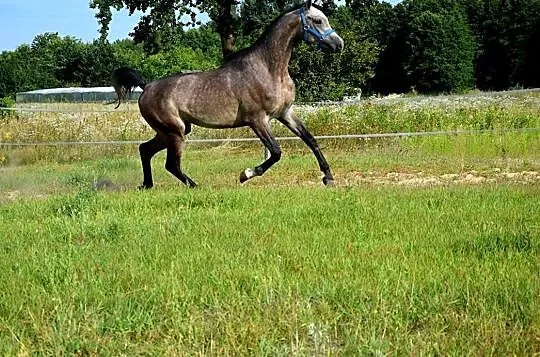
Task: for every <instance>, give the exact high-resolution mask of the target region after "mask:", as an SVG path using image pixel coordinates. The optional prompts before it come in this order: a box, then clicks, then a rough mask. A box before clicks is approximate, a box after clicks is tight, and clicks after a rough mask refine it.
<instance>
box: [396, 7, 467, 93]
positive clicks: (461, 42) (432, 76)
mask: <svg viewBox="0 0 540 357" xmlns="http://www.w3.org/2000/svg"><path fill="white" fill-rule="evenodd" d="M406 47H407V52H406V54H407V60H406V62H405V71H406V73H407V76H408V77H409V84H410V85H411V86H412V87H413V88H415V89H416V90H418V91H419V92H454V91H462V90H465V89H469V88H472V87H473V84H474V70H473V60H474V49H475V48H474V41H473V39H472V36H471V34H470V30H469V28H468V25H467V23H466V22H465V20H464V19H463V17H462V14H461V13H460V12H459V10H457V9H454V10H445V11H441V12H439V13H435V12H432V11H422V12H420V13H419V14H417V15H415V16H414V17H413V19H412V21H411V22H410V24H409V36H408V38H407V41H406Z"/></svg>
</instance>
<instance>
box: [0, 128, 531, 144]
mask: <svg viewBox="0 0 540 357" xmlns="http://www.w3.org/2000/svg"><path fill="white" fill-rule="evenodd" d="M539 131H540V128H519V129H485V130H448V131H417V132H405V133H378V134H377V133H374V134H342V135H318V136H315V138H316V139H317V140H325V139H364V140H365V139H376V138H404V137H420V136H449V135H476V134H489V133H508V132H539ZM276 140H279V141H291V140H300V138H299V137H296V136H278V137H276ZM258 141H259V139H258V138H213V139H195V138H194V139H189V138H188V140H187V143H188V144H189V143H194V144H196V143H206V144H219V143H227V142H258ZM143 142H144V141H141V140H100V141H49V142H0V146H15V147H23V146H78V145H138V144H141V143H143Z"/></svg>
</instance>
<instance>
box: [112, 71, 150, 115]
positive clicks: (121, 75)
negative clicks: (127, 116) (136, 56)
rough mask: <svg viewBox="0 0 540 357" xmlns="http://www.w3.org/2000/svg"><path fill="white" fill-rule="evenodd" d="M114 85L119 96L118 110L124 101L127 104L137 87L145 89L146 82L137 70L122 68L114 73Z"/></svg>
mask: <svg viewBox="0 0 540 357" xmlns="http://www.w3.org/2000/svg"><path fill="white" fill-rule="evenodd" d="M112 85H113V87H114V90H115V91H116V95H117V96H118V104H117V105H116V108H118V107H119V106H120V103H121V102H122V101H124V102H125V101H127V100H128V99H129V97H130V96H131V91H132V90H133V89H135V88H136V87H141V89H144V87H145V86H146V81H145V80H144V78H143V76H142V75H141V74H140V73H139V72H137V71H136V70H134V69H132V68H129V67H120V68H117V69H115V70H114V71H113V73H112Z"/></svg>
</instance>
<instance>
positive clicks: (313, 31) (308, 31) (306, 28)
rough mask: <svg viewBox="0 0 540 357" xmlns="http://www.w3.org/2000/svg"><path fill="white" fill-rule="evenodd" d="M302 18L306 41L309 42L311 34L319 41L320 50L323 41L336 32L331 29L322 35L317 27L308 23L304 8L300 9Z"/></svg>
mask: <svg viewBox="0 0 540 357" xmlns="http://www.w3.org/2000/svg"><path fill="white" fill-rule="evenodd" d="M300 18H301V19H302V27H303V28H304V41H306V42H307V40H308V36H309V34H312V35H313V36H314V37H315V38H316V39H317V47H319V48H320V47H321V41H322V40H324V39H326V38H327V37H328V36H330V35H331V34H333V33H334V32H336V31H335V30H334V29H330V30H328V31H325V32H324V33H321V32H320V31H319V30H318V29H317V28H316V27H314V26H310V25H309V24H308V22H307V18H306V13H305V11H304V8H303V7H302V8H301V9H300Z"/></svg>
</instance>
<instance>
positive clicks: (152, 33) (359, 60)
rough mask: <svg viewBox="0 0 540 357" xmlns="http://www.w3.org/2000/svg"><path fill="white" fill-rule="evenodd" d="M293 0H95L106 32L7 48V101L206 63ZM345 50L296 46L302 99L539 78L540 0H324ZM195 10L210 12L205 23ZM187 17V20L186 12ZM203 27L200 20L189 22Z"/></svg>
mask: <svg viewBox="0 0 540 357" xmlns="http://www.w3.org/2000/svg"><path fill="white" fill-rule="evenodd" d="M300 3H301V2H299V1H296V0H245V1H242V2H241V3H240V2H237V1H235V0H217V1H216V0H167V1H153V0H93V1H91V3H90V6H91V7H92V8H94V9H96V11H97V13H96V17H97V18H98V21H99V23H100V25H101V29H100V32H101V38H100V39H96V40H95V41H94V42H93V43H82V42H81V41H80V40H77V39H75V38H71V37H60V36H58V35H57V34H51V33H47V34H42V35H39V36H36V38H35V39H34V41H33V42H32V43H31V44H29V45H21V46H19V47H18V48H17V49H16V50H14V51H6V52H3V53H1V54H0V98H2V97H6V96H13V95H14V93H16V92H20V91H25V90H31V89H38V88H47V87H60V86H102V85H110V73H111V72H112V71H113V70H114V69H115V68H117V67H120V66H130V67H133V68H136V69H138V70H140V71H141V72H142V73H143V75H144V76H145V78H148V79H155V78H160V77H164V76H166V75H168V74H171V73H175V72H178V71H181V70H208V69H212V68H215V67H217V66H219V64H220V63H221V62H222V61H223V58H224V57H225V58H226V57H227V56H228V55H229V54H230V53H232V52H234V51H236V50H237V49H239V48H243V47H245V46H248V45H249V44H250V43H252V42H253V41H254V40H255V39H256V38H257V36H258V35H259V34H260V33H261V32H262V31H263V30H264V28H265V27H266V25H267V24H268V23H269V22H271V21H272V20H273V19H274V18H275V17H276V16H278V15H279V14H280V13H282V12H283V11H286V10H287V9H290V8H291V7H292V6H295V5H296V6H297V5H298V4H300ZM321 4H322V6H323V8H324V11H325V13H326V14H327V15H329V18H330V21H331V23H332V25H333V27H334V28H335V29H336V30H337V31H338V33H339V34H340V35H341V36H342V37H343V39H344V40H345V44H346V46H345V50H344V51H343V52H342V53H341V54H339V55H333V56H327V55H324V54H323V53H321V52H319V51H317V50H316V49H313V48H310V47H308V46H303V45H300V46H299V48H298V49H297V50H296V51H295V53H294V56H293V59H292V61H291V66H290V71H291V75H292V76H293V78H294V79H295V81H296V84H297V88H298V91H297V93H298V95H299V98H298V99H299V100H323V99H332V100H337V99H341V98H343V97H344V96H348V95H355V94H356V93H357V92H358V90H359V89H361V90H362V91H364V92H368V93H383V94H384V93H392V92H409V91H417V92H423V93H440V92H459V91H465V90H469V89H473V88H478V89H482V90H502V89H509V88H513V87H538V86H540V69H539V65H540V0H404V1H403V2H401V3H399V4H398V5H396V6H392V5H390V4H389V3H385V2H379V1H377V0H346V2H345V4H342V3H341V4H342V5H340V6H337V5H336V3H334V1H331V0H325V1H322V2H321ZM121 8H127V9H128V10H129V11H131V12H134V11H136V10H143V11H146V13H145V15H144V16H143V17H142V18H141V21H140V23H139V24H138V25H137V26H136V27H135V28H134V30H133V32H132V33H131V34H130V35H131V37H132V38H131V39H126V40H122V41H117V42H115V43H112V44H111V43H108V42H107V41H106V37H107V32H108V24H109V22H110V20H111V18H112V16H114V15H113V13H112V11H111V9H117V10H118V9H121ZM196 11H204V12H206V13H208V14H209V15H210V18H211V21H210V22H209V23H207V24H204V25H200V24H197V20H196V18H195V14H196ZM186 16H187V20H186ZM189 24H197V25H198V27H196V28H189V27H186V25H189Z"/></svg>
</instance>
